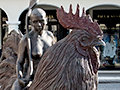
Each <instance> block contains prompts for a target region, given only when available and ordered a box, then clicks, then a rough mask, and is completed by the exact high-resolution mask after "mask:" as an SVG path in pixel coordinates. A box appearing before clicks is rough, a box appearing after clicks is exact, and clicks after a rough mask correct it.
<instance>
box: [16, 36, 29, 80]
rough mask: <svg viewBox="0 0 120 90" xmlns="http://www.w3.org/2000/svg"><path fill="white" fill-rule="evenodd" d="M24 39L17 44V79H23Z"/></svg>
mask: <svg viewBox="0 0 120 90" xmlns="http://www.w3.org/2000/svg"><path fill="white" fill-rule="evenodd" d="M26 46H27V44H26V39H25V38H22V39H21V40H20V43H19V48H18V59H17V63H16V73H17V77H18V79H20V78H22V77H23V67H24V63H25V58H26Z"/></svg>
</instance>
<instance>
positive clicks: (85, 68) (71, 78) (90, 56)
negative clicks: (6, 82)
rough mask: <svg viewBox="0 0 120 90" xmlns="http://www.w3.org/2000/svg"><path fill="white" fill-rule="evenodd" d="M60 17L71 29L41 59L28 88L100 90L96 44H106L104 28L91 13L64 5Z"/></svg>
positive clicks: (58, 14)
mask: <svg viewBox="0 0 120 90" xmlns="http://www.w3.org/2000/svg"><path fill="white" fill-rule="evenodd" d="M57 18H58V20H59V22H60V24H61V25H62V26H63V27H64V28H68V29H72V32H70V33H69V34H68V35H67V36H66V37H65V38H63V39H62V40H60V41H58V42H57V43H56V44H54V45H53V46H51V47H50V48H49V49H48V50H47V51H46V53H45V54H44V56H43V57H42V59H41V60H40V62H39V65H38V68H37V71H36V74H35V78H34V80H33V83H32V85H31V86H30V88H29V90H97V84H98V78H97V77H98V74H97V71H98V68H99V64H100V62H99V53H98V50H97V49H96V48H95V46H96V45H104V42H103V41H102V38H103V32H102V30H101V29H100V27H99V25H98V23H97V22H96V21H95V22H93V21H92V19H91V17H90V16H89V15H86V13H85V11H84V8H83V14H82V16H81V17H79V5H77V11H76V14H73V13H72V5H70V11H69V13H66V12H65V11H64V9H63V7H61V9H58V10H57Z"/></svg>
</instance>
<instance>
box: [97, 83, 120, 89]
mask: <svg viewBox="0 0 120 90" xmlns="http://www.w3.org/2000/svg"><path fill="white" fill-rule="evenodd" d="M98 90H120V83H99V84H98Z"/></svg>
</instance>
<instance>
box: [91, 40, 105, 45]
mask: <svg viewBox="0 0 120 90" xmlns="http://www.w3.org/2000/svg"><path fill="white" fill-rule="evenodd" d="M101 45H103V46H105V42H104V41H103V40H102V39H101V40H98V41H94V42H93V46H101Z"/></svg>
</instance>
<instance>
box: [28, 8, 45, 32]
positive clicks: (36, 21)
mask: <svg viewBox="0 0 120 90" xmlns="http://www.w3.org/2000/svg"><path fill="white" fill-rule="evenodd" d="M30 20H31V24H32V26H33V27H34V30H35V31H36V32H37V33H38V34H40V33H41V31H42V30H43V29H44V28H45V25H46V24H47V20H46V13H45V11H44V10H43V9H40V8H35V9H33V10H32V12H31V15H30Z"/></svg>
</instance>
